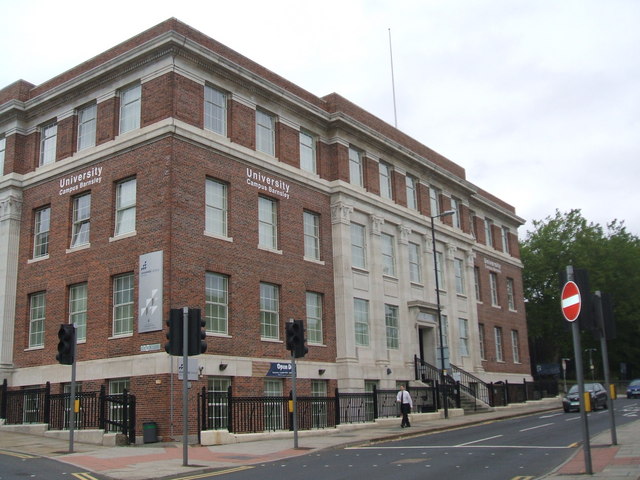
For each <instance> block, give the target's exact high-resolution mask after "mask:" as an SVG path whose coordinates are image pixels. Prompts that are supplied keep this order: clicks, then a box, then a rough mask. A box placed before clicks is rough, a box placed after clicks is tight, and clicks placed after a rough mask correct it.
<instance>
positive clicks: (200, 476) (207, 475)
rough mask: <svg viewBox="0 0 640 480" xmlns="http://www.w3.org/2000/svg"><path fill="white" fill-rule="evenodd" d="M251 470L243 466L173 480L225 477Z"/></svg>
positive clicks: (249, 467)
mask: <svg viewBox="0 0 640 480" xmlns="http://www.w3.org/2000/svg"><path fill="white" fill-rule="evenodd" d="M251 468H254V467H251V466H243V467H234V468H227V469H225V470H219V471H217V472H209V473H200V474H198V475H190V476H188V477H180V478H175V479H174V480H197V479H199V478H210V477H217V476H218V475H226V474H227V473H233V472H241V471H243V470H249V469H251Z"/></svg>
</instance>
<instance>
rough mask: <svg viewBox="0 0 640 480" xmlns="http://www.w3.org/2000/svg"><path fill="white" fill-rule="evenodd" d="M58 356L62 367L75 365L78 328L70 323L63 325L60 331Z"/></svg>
mask: <svg viewBox="0 0 640 480" xmlns="http://www.w3.org/2000/svg"><path fill="white" fill-rule="evenodd" d="M58 339H59V340H60V341H59V342H58V354H57V355H56V360H58V362H60V363H61V364H62V365H73V361H74V353H75V352H74V351H75V347H76V327H74V326H73V325H72V324H70V323H63V324H61V325H60V330H58Z"/></svg>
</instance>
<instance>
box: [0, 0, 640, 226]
mask: <svg viewBox="0 0 640 480" xmlns="http://www.w3.org/2000/svg"><path fill="white" fill-rule="evenodd" d="M0 7H2V8H1V9H0V11H1V12H2V15H1V16H0V45H1V46H2V48H1V50H0V65H2V68H1V69H0V88H2V87H4V86H7V85H9V84H10V83H13V82H14V81H16V80H18V79H21V78H22V79H24V80H26V81H29V82H31V83H33V84H36V85H37V84H40V83H42V82H44V81H46V80H48V79H50V78H51V77H53V76H56V75H58V74H60V73H62V72H64V71H65V70H68V69H69V68H71V67H73V66H75V65H77V64H79V63H81V62H83V61H85V60H88V59H89V58H91V57H93V56H95V55H97V54H99V53H101V52H103V51H104V50H107V49H108V48H110V47H112V46H114V45H116V44H118V43H120V42H122V41H124V40H127V39H128V38H130V37H132V36H134V35H136V34H138V33H140V32H142V31H143V30H146V29H148V28H150V27H152V26H154V25H156V24H158V23H160V22H162V21H164V20H166V19H168V18H170V17H176V18H177V19H179V20H181V21H183V22H185V23H187V24H188V25H190V26H191V27H193V28H196V29H197V30H200V31H201V32H202V33H204V34H206V35H208V36H210V37H212V38H214V39H216V40H218V41H220V42H222V43H224V44H225V45H227V46H228V47H230V48H232V49H234V50H236V51H238V52H239V53H241V54H243V55H245V56H246V57H249V58H250V59H252V60H254V61H256V62H258V63H260V64H261V65H263V66H265V67H267V68H269V69H270V70H272V71H274V72H276V73H278V74H280V75H281V76H283V77H285V78H286V79H288V80H290V81H292V82H294V83H296V84H297V85H299V86H300V87H302V88H304V89H306V90H308V91H310V92H312V93H314V94H315V95H317V96H324V95H326V94H328V93H331V92H337V93H339V94H340V95H342V96H344V97H346V98H347V99H349V100H351V101H353V102H354V103H356V104H358V105H359V106H361V107H362V108H364V109H365V110H368V111H369V112H371V113H372V114H374V115H376V116H378V117H380V118H381V119H383V120H385V121H386V122H388V123H389V124H392V125H393V124H394V122H395V120H394V104H393V89H392V81H391V66H390V48H389V47H390V42H389V37H390V36H391V45H392V51H393V64H394V74H395V75H394V77H395V93H396V95H395V96H396V110H397V123H398V128H400V129H401V130H403V131H404V132H405V133H407V134H408V135H410V136H412V137H414V138H415V139H416V140H418V141H420V142H422V143H424V144H425V145H427V146H428V147H430V148H432V149H434V150H436V151H437V152H439V153H440V154H442V155H444V156H446V157H447V158H449V159H451V160H452V161H454V162H456V163H457V164H459V165H461V166H462V167H463V168H465V169H466V172H467V179H468V180H469V181H471V182H472V183H474V184H476V185H478V186H480V187H481V188H483V189H485V190H487V191H489V192H491V193H492V194H494V195H496V196H498V197H500V198H501V199H503V200H504V201H506V202H508V203H510V204H511V205H513V206H514V207H515V208H516V212H517V213H518V215H520V216H521V217H523V218H524V219H526V220H527V223H526V224H525V226H523V227H522V228H521V229H520V236H521V237H524V235H525V233H526V231H527V230H531V229H532V225H531V220H542V219H544V218H546V217H547V216H553V215H554V214H555V210H556V209H559V210H560V211H561V212H567V211H569V210H570V209H573V208H579V209H581V210H582V214H583V216H584V217H585V218H586V219H587V220H589V221H591V222H594V223H600V224H601V225H603V226H604V225H606V224H607V223H609V222H610V221H611V220H613V219H618V220H624V222H625V224H626V226H627V228H628V230H629V231H630V232H632V233H634V234H635V235H640V188H639V187H638V181H639V180H640V1H638V0H606V1H605V0H536V1H531V0H368V1H367V0H339V1H336V0H322V1H319V0H318V1H305V0H271V1H264V0H233V1H224V2H222V1H215V0H201V1H194V0H171V1H165V0H155V1H131V0H129V1H127V2H124V1H122V0H112V1H110V2H102V3H95V4H94V3H92V2H87V1H86V0H85V1H76V0H69V1H65V0H62V1H59V2H51V1H46V2H45V1H41V0H22V1H20V2H18V1H15V0H0ZM389 34H391V35H389Z"/></svg>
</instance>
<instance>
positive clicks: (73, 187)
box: [58, 167, 102, 195]
mask: <svg viewBox="0 0 640 480" xmlns="http://www.w3.org/2000/svg"><path fill="white" fill-rule="evenodd" d="M101 181H102V167H91V168H90V169H88V170H84V171H82V172H79V173H74V174H72V175H69V176H67V177H63V178H61V179H60V190H59V191H58V195H66V194H67V193H73V192H75V191H77V190H80V189H81V188H85V187H89V186H91V185H94V184H96V183H100V182H101Z"/></svg>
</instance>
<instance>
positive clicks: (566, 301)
mask: <svg viewBox="0 0 640 480" xmlns="http://www.w3.org/2000/svg"><path fill="white" fill-rule="evenodd" d="M573 280H574V277H573V267H572V266H571V265H569V266H567V283H565V284H564V286H563V287H562V294H561V296H560V297H561V307H562V315H564V318H565V319H566V320H567V321H568V322H570V323H571V333H572V336H573V353H574V358H575V359H576V376H577V380H578V389H579V393H580V416H581V420H582V421H581V422H580V423H581V424H582V439H583V448H584V466H585V470H586V473H587V474H589V475H591V474H592V473H593V469H592V466H591V445H590V444H589V423H588V421H587V411H586V409H585V407H586V405H585V398H584V370H583V368H582V344H581V342H580V326H579V325H578V322H576V320H577V319H578V316H579V315H580V310H581V308H582V296H581V294H580V289H579V288H578V285H576V284H575V282H574V281H573ZM585 294H589V292H585Z"/></svg>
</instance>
